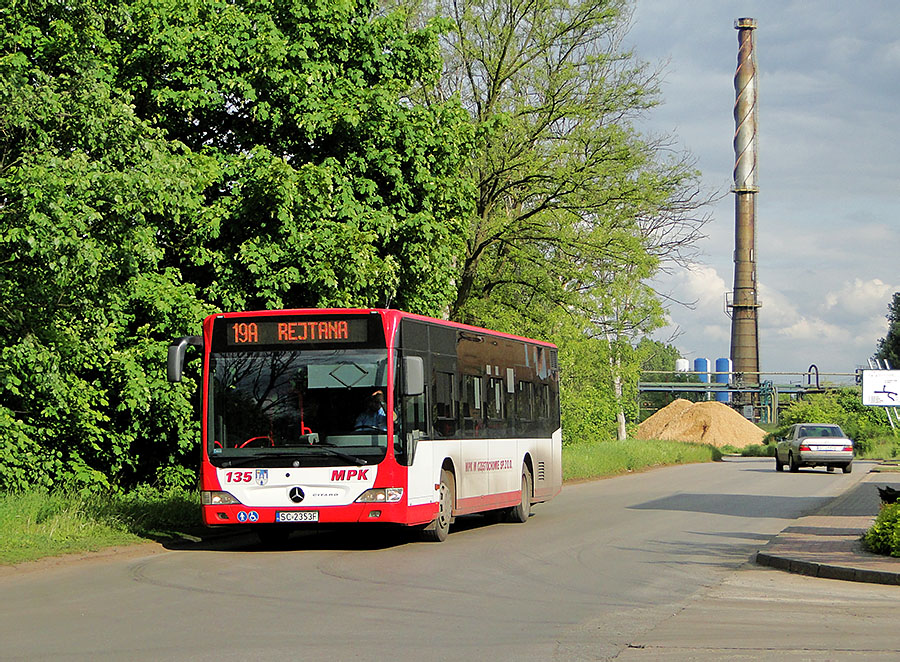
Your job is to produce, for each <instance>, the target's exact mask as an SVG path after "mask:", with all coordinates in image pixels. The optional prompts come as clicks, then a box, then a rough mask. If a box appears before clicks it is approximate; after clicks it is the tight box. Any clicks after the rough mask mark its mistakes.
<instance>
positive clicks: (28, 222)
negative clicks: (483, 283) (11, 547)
mask: <svg viewBox="0 0 900 662" xmlns="http://www.w3.org/2000/svg"><path fill="white" fill-rule="evenodd" d="M374 10H375V7H374V4H372V3H369V2H366V1H365V0H362V1H360V2H354V1H352V0H351V1H343V0H342V1H341V2H324V1H320V2H310V3H293V2H287V1H286V0H285V1H282V0H272V1H270V2H266V1H261V2H245V1H243V0H238V1H236V2H231V1H228V2H225V1H219V0H187V1H186V2H182V1H177V2H176V0H122V1H113V0H73V1H72V2H65V3H64V2H60V1H59V0H37V1H35V2H29V3H13V4H9V3H7V4H5V5H4V6H3V8H2V9H0V11H2V13H3V21H2V22H0V288H2V297H0V332H2V337H3V341H2V345H0V488H20V487H26V486H30V485H36V484H37V485H40V484H43V485H49V484H51V483H53V482H56V481H59V480H63V479H68V480H73V481H74V482H76V483H77V484H94V485H104V484H107V483H112V484H128V483H134V482H136V481H142V480H154V479H156V480H161V481H169V482H173V481H174V482H182V483H184V482H187V481H190V479H191V467H192V462H191V458H192V457H193V454H194V452H193V451H194V449H195V447H196V435H197V424H196V422H194V421H195V419H196V416H195V411H194V407H195V403H194V402H192V401H191V396H190V394H191V393H194V392H195V384H191V383H190V381H191V380H190V379H189V380H188V383H185V384H184V385H182V386H180V387H172V386H171V385H169V384H167V383H165V381H164V375H163V372H164V371H163V365H164V360H165V359H164V357H165V351H166V350H165V347H166V344H167V342H168V340H169V339H170V338H172V337H173V336H177V335H183V334H187V333H196V332H198V330H199V326H198V324H199V320H200V319H201V318H202V317H203V316H204V315H205V314H208V313H210V312H212V311H214V310H217V309H223V308H245V307H277V306H320V305H369V304H375V303H378V304H382V305H384V304H387V303H391V302H393V303H396V304H398V305H402V306H404V307H407V308H410V309H412V310H415V311H418V312H426V313H427V312H431V313H435V312H439V311H442V310H444V309H445V308H446V307H447V305H449V302H450V301H451V299H452V295H453V284H452V280H451V276H452V274H451V273H450V270H449V265H450V264H451V261H452V259H453V257H454V254H455V253H454V250H455V249H454V246H456V245H458V240H457V237H458V236H459V234H460V227H461V223H462V221H463V219H465V218H467V216H468V210H467V206H466V205H467V200H468V199H470V197H471V196H469V195H468V194H467V192H468V190H469V188H468V185H467V181H466V178H465V177H461V176H460V169H461V168H462V167H463V166H464V164H465V162H466V158H467V155H468V153H469V143H470V141H471V131H470V129H469V127H470V124H469V122H468V121H467V116H466V115H465V113H464V112H463V111H462V109H461V108H460V106H459V104H457V103H453V102H449V103H446V104H439V105H433V106H430V107H428V108H424V107H422V106H418V105H416V104H414V103H412V102H410V101H409V99H408V97H407V96H406V95H405V90H406V89H407V88H408V87H409V85H410V83H411V81H417V82H421V81H428V80H435V79H436V78H437V76H438V73H439V71H440V58H439V52H438V48H437V37H436V33H435V32H434V31H433V30H431V29H423V30H419V31H415V32H407V31H406V30H405V27H404V26H403V25H402V23H401V22H399V21H398V20H396V18H394V17H392V16H375V12H374ZM417 84H418V83H417ZM195 370H196V368H194V372H193V373H191V374H190V375H189V376H190V377H192V378H193V380H194V381H195V380H196V372H195Z"/></svg>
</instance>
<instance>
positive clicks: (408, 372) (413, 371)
mask: <svg viewBox="0 0 900 662" xmlns="http://www.w3.org/2000/svg"><path fill="white" fill-rule="evenodd" d="M403 376H404V379H403V395H406V396H416V395H422V394H423V393H424V392H425V362H424V361H423V360H422V357H421V356H404V357H403Z"/></svg>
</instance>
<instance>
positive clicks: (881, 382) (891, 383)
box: [862, 370, 900, 407]
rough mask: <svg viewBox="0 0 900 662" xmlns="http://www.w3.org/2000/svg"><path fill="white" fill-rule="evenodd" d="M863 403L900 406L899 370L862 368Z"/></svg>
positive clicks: (874, 405)
mask: <svg viewBox="0 0 900 662" xmlns="http://www.w3.org/2000/svg"><path fill="white" fill-rule="evenodd" d="M862 397H863V404H864V405H869V406H872V407H900V370H863V371H862Z"/></svg>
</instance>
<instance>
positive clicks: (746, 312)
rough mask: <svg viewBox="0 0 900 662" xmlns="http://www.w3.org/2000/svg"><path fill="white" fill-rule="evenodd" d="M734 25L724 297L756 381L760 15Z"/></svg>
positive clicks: (742, 364) (735, 341) (738, 357)
mask: <svg viewBox="0 0 900 662" xmlns="http://www.w3.org/2000/svg"><path fill="white" fill-rule="evenodd" d="M734 27H735V29H736V30H737V31H738V62H737V71H736V72H735V75H734V92H735V101H734V125H735V131H734V194H735V205H734V209H735V224H734V290H733V291H732V292H730V296H727V297H726V304H727V307H728V308H729V309H730V314H731V361H732V364H733V370H734V372H735V373H742V374H743V381H744V383H745V384H755V383H759V338H758V324H757V309H758V308H759V306H760V304H759V300H758V298H757V296H756V295H757V292H756V194H757V192H758V191H759V187H758V185H757V128H758V127H757V121H756V120H757V104H756V83H757V71H756V48H755V45H756V39H755V36H754V35H755V30H756V20H755V19H752V18H739V19H737V20H736V21H735V22H734ZM745 401H747V399H746V398H745ZM750 401H752V399H751V400H750Z"/></svg>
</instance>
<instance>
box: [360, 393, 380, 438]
mask: <svg viewBox="0 0 900 662" xmlns="http://www.w3.org/2000/svg"><path fill="white" fill-rule="evenodd" d="M354 429H355V430H373V429H374V430H380V431H381V432H387V414H386V413H385V411H384V393H383V392H382V391H375V392H374V393H373V394H372V395H370V396H369V397H368V398H367V399H366V408H365V410H363V412H362V413H361V414H360V415H359V416H358V417H357V418H356V425H355V426H354Z"/></svg>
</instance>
